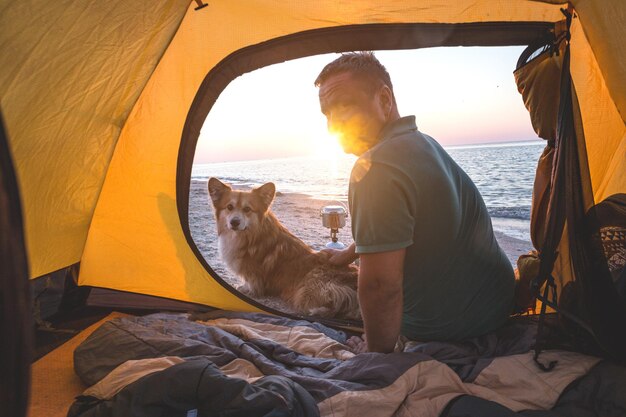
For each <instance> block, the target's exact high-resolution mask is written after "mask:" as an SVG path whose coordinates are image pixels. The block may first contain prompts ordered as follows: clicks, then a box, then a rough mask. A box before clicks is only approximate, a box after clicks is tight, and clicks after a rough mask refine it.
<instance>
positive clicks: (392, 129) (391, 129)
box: [378, 116, 417, 143]
mask: <svg viewBox="0 0 626 417" xmlns="http://www.w3.org/2000/svg"><path fill="white" fill-rule="evenodd" d="M416 130H417V125H416V124H415V116H405V117H401V118H399V119H396V120H394V121H393V122H391V123H387V124H386V125H385V126H384V127H383V128H382V130H381V131H380V133H379V134H378V139H379V140H378V142H379V143H380V142H382V141H384V140H387V139H391V138H393V137H396V136H400V135H403V134H405V133H408V132H414V131H416Z"/></svg>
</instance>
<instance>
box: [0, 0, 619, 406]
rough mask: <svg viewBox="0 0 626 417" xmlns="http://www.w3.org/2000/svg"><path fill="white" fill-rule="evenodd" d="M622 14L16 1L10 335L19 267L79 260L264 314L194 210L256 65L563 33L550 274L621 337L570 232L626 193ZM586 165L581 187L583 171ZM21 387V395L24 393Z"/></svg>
mask: <svg viewBox="0 0 626 417" xmlns="http://www.w3.org/2000/svg"><path fill="white" fill-rule="evenodd" d="M568 7H569V13H570V16H572V17H573V18H571V19H569V20H571V21H570V24H571V27H570V29H569V32H567V31H566V30H565V29H564V27H565V26H564V25H566V23H567V20H568V19H567V18H566V15H567V14H568V13H565V14H564V12H563V10H565V11H566V12H567V9H568ZM562 9H563V10H562ZM625 21H626V3H625V2H623V1H622V0H603V1H600V0H595V1H594V0H575V1H572V2H571V3H566V2H564V1H561V0H546V1H540V0H536V1H535V0H509V1H502V0H457V1H439V0H424V1H416V0H400V1H395V2H380V1H360V2H347V1H337V0H333V1H331V0H321V1H315V2H307V1H273V0H251V1H246V2H236V1H228V0H206V1H201V0H197V1H195V2H190V1H185V0H158V1H153V2H150V3H145V2H129V1H121V0H111V1H106V2H95V1H71V0H70V1H61V2H56V1H55V2H42V1H20V2H12V1H3V2H2V3H1V4H0V28H1V29H0V49H1V50H2V54H0V68H1V70H0V111H1V114H2V118H3V127H4V132H3V136H4V138H3V139H4V141H6V142H7V143H6V147H5V148H3V149H2V159H1V161H2V177H0V178H1V179H2V181H3V183H2V188H0V203H2V204H1V207H2V210H1V211H0V215H1V216H2V217H3V218H2V219H1V220H2V221H0V231H1V235H2V237H3V238H2V245H0V249H1V250H2V253H1V257H0V259H2V264H1V265H0V270H1V271H2V275H3V278H2V282H3V295H2V297H3V316H2V320H3V321H4V322H3V324H2V326H3V329H14V330H15V329H18V330H19V329H20V328H21V329H22V330H21V333H20V332H19V331H18V334H20V335H22V336H24V331H25V330H24V329H25V328H27V327H20V326H21V323H23V322H26V323H28V320H29V319H28V318H27V317H26V316H27V315H28V314H29V313H28V307H27V304H25V302H24V301H21V302H20V301H19V300H24V299H25V298H24V297H25V294H26V290H25V287H24V285H25V284H23V283H22V282H21V281H22V280H21V278H26V277H25V275H26V274H27V275H28V278H30V279H31V280H32V282H31V285H35V282H36V281H38V278H40V277H46V276H47V277H50V276H51V275H50V274H53V275H54V273H57V274H58V272H57V271H65V270H67V268H73V270H74V271H79V272H78V278H77V282H78V285H80V286H88V287H94V288H104V289H111V290H116V291H120V292H124V293H133V294H141V295H146V296H154V297H160V298H163V299H170V300H177V301H181V302H189V303H194V304H195V305H205V306H210V307H215V308H220V309H225V310H233V311H254V310H259V309H262V306H260V305H258V304H256V303H254V302H253V301H252V300H250V299H246V298H245V297H243V296H241V295H240V294H238V293H237V292H236V291H234V290H232V289H230V288H229V287H227V286H225V285H223V283H222V281H221V279H220V278H219V276H217V274H215V273H214V272H213V271H212V269H211V267H210V264H209V263H210V262H207V260H205V259H204V258H203V257H202V256H201V255H200V252H199V251H198V249H197V248H196V246H195V244H194V242H193V240H192V239H191V236H190V231H189V225H188V219H187V204H188V203H187V201H188V195H189V182H190V176H191V165H192V161H193V155H194V151H195V144H196V142H197V140H198V136H199V132H200V127H201V126H202V123H203V121H204V119H205V117H206V115H207V114H208V112H209V111H210V110H211V107H212V105H213V104H214V103H215V101H216V99H217V98H218V96H219V94H220V93H221V91H222V90H223V89H224V88H225V87H226V86H227V85H228V83H229V82H230V81H232V80H233V79H235V78H236V77H238V76H240V75H241V74H244V73H246V72H250V71H252V70H254V69H257V68H261V67H263V66H266V65H269V64H273V63H278V62H283V61H286V60H290V59H295V58H299V57H304V56H309V55H314V54H320V53H328V52H341V51H352V50H380V49H413V48H424V47H432V46H460V45H464V46H504V45H531V46H533V48H534V49H533V50H537V49H538V48H539V47H541V46H543V45H549V44H551V43H553V42H554V40H555V39H556V38H557V37H559V36H560V35H561V34H563V33H565V34H566V36H567V40H566V41H569V44H570V49H569V52H567V53H565V52H563V53H561V54H559V55H558V56H560V57H563V56H566V57H567V64H563V63H561V65H566V68H568V69H569V71H564V73H565V74H566V75H567V77H565V78H566V80H567V81H569V75H570V74H571V82H569V83H567V82H566V81H563V78H561V82H562V83H563V84H564V87H562V88H560V87H558V86H554V85H553V87H554V88H555V91H557V92H559V94H560V97H561V100H560V106H561V108H559V109H558V112H557V113H558V114H557V116H556V118H557V119H558V120H556V121H555V123H553V126H554V124H560V127H559V128H557V127H555V130H557V131H558V132H560V133H559V134H560V135H561V136H562V135H566V133H567V132H569V133H567V134H569V135H570V136H572V135H573V136H572V137H574V138H575V139H576V142H575V144H574V146H570V147H569V151H568V152H570V153H571V154H573V155H574V156H575V157H576V158H577V159H575V160H574V162H572V161H573V159H572V157H571V156H568V157H566V156H565V155H569V154H568V153H567V152H565V149H566V147H565V146H564V147H563V151H562V152H561V155H562V157H561V158H560V159H559V158H555V159H554V161H557V160H560V161H561V163H563V164H565V161H570V171H568V172H569V174H568V175H569V176H564V177H563V178H564V179H563V180H562V181H563V182H560V183H559V182H557V183H555V184H556V185H555V186H554V187H553V188H552V189H551V191H550V192H551V193H552V194H555V193H556V192H560V190H563V192H564V193H565V190H568V191H567V193H565V194H564V196H562V197H561V200H560V201H561V203H560V204H562V205H560V206H556V205H555V204H556V203H553V206H552V207H553V209H552V211H551V213H553V214H552V216H553V220H552V224H554V222H555V221H556V220H555V219H556V218H557V217H558V218H561V219H563V221H564V223H565V229H566V231H565V232H564V233H560V232H559V230H562V228H561V229H559V228H558V227H556V228H555V227H553V228H552V229H550V228H549V227H547V229H546V230H549V231H548V232H546V233H547V235H548V237H546V238H545V240H547V241H548V243H549V244H548V245H547V247H546V248H547V249H545V252H546V253H547V252H551V253H552V254H553V255H554V257H555V259H548V260H543V265H544V267H543V268H544V269H546V268H548V267H547V266H546V265H549V268H548V269H549V270H548V271H543V276H544V278H545V279H543V280H540V281H541V282H539V283H538V285H539V286H540V285H543V284H544V282H546V281H549V280H548V277H547V275H550V274H552V275H553V276H554V288H555V292H557V293H558V292H560V291H561V289H562V288H563V287H564V286H565V285H566V284H567V283H568V282H572V281H581V282H583V283H584V285H583V293H584V294H591V295H590V297H592V298H594V299H595V300H596V302H595V304H594V303H591V304H589V303H588V305H599V306H600V307H599V308H600V310H602V311H595V310H594V309H593V308H591V310H594V311H592V312H591V313H590V316H589V317H590V318H588V320H589V321H590V322H591V326H592V327H593V328H594V329H595V330H596V332H597V333H598V335H599V337H600V338H603V337H604V336H603V335H605V336H606V334H607V333H610V332H614V329H615V326H614V325H613V324H614V321H610V323H608V324H607V321H606V315H607V314H608V315H610V317H613V318H617V319H618V323H620V326H619V328H620V332H617V336H616V338H617V339H616V340H617V342H615V343H616V344H617V345H616V346H624V344H623V339H624V338H625V337H626V336H625V335H626V332H624V330H623V329H624V324H623V323H624V321H621V320H622V319H626V313H624V310H625V309H624V305H623V304H620V300H619V299H618V298H616V297H617V296H616V295H615V294H613V293H612V292H611V291H612V290H611V288H610V286H607V285H606V280H604V281H602V282H603V284H601V285H599V287H598V285H595V284H593V282H595V281H594V279H593V277H596V275H595V274H591V275H590V274H589V271H595V270H594V269H593V265H595V264H594V263H593V262H587V263H586V264H585V263H584V262H583V264H584V265H592V266H591V267H588V268H587V269H585V268H586V267H585V266H584V265H582V266H581V264H580V262H579V260H580V259H581V258H580V256H579V257H577V255H576V254H580V253H582V254H583V255H584V254H585V253H586V254H589V253H590V251H591V249H593V248H591V249H590V248H585V247H582V248H580V247H579V248H571V244H572V242H580V241H581V239H582V242H587V241H589V242H591V240H592V239H591V238H590V236H591V235H590V234H588V232H587V229H586V228H585V227H582V228H578V229H576V227H574V226H577V225H580V224H582V223H577V221H578V220H576V219H581V218H582V217H584V214H585V213H586V212H587V211H588V210H590V209H591V208H592V207H593V206H596V205H598V204H600V203H601V202H603V201H605V200H607V199H608V198H609V197H611V196H616V195H620V194H623V193H625V192H626V175H624V173H625V172H626V158H625V157H624V156H625V154H626V135H625V134H626V126H625V123H624V120H625V115H626V83H624V80H625V79H626V44H625V43H624V42H623V37H624V33H623V32H624V27H625V26H624V22H625ZM542 68H543V67H542ZM512 70H513V69H512ZM542 71H543V70H540V71H539V74H540V75H541V74H542ZM546 71H547V70H546ZM529 88H530V87H529ZM531 90H532V92H533V94H531V95H534V96H535V98H534V100H535V103H544V102H546V100H547V98H544V95H543V94H544V93H546V91H545V90H544V89H543V87H533V88H531ZM563 93H569V95H568V94H566V95H565V96H564V95H563ZM527 94H528V91H526V95H527ZM526 95H525V97H526ZM563 97H565V98H566V100H565V101H564V100H563ZM558 102H559V100H557V103H558ZM564 103H565V104H564ZM527 104H528V105H529V106H530V107H529V109H530V110H531V114H532V112H533V109H535V111H536V107H532V104H529V103H527ZM566 104H567V105H566ZM568 106H569V107H568ZM568 108H569V113H568ZM567 115H569V118H568V117H566V116H567ZM568 120H569V122H568ZM567 126H569V127H571V128H570V129H569V130H568V129H566V128H565V127H567ZM562 137H565V136H562ZM557 142H558V140H557ZM563 143H565V142H563ZM3 146H4V145H3ZM558 153H559V152H558V150H557V152H556V153H555V154H558ZM555 164H556V162H555ZM557 165H558V164H557ZM572 167H573V168H572ZM563 169H564V170H565V165H564V168H563ZM572 170H573V171H572ZM564 172H565V171H564ZM572 172H574V173H579V177H580V178H579V180H578V182H571V181H570V182H568V181H569V180H567V178H571V173H572ZM563 175H565V174H563ZM555 190H556V191H555ZM577 193H578V194H577ZM576 196H577V197H576ZM576 198H578V200H575V199H576ZM564 199H565V200H564ZM570 199H574V200H570ZM572 201H578V202H579V203H580V204H579V206H580V207H578V208H580V210H578V211H576V207H577V206H576V205H575V204H571V202H572ZM20 204H21V209H20ZM566 212H567V213H566ZM549 217H550V216H548V218H549ZM546 221H547V223H548V224H549V223H550V221H549V220H546ZM22 222H23V229H22V228H21V227H20V226H21V225H22ZM542 227H544V228H546V226H542ZM550 230H551V231H550ZM21 231H23V235H22V233H21ZM586 233H587V234H586ZM568 234H569V236H570V237H571V238H570V239H568V238H567V236H568ZM550 239H551V241H550ZM583 246H584V245H583ZM569 249H573V250H572V251H570V250H569ZM574 249H575V250H574ZM544 258H545V257H544ZM583 258H584V257H583ZM584 259H592V258H588V257H587V258H584ZM577 262H578V263H577ZM77 265H79V266H80V268H79V269H78V268H77V267H76V266H77ZM589 268H591V269H589ZM26 271H28V272H26ZM580 271H583V272H580ZM585 271H586V272H585ZM605 272H606V271H605ZM581 274H582V275H585V274H586V275H585V277H581V276H580V275H581ZM581 278H582V279H581ZM590 282H591V283H592V284H589V283H590ZM5 288H6V291H5ZM546 288H547V287H546ZM598 288H600V289H598ZM607 294H608V295H607ZM18 295H19V297H18ZM20 297H21V298H20ZM607 297H608V298H610V299H611V301H610V302H607V301H606V299H607ZM603 318H604V319H603ZM602 323H604V324H602ZM603 326H604V327H603ZM7 331H9V330H7ZM3 334H5V333H4V331H3ZM7 334H8V333H7ZM24 338H25V339H23V340H25V343H27V339H28V336H24ZM15 340H16V342H15V343H16V345H14V346H13V349H12V350H9V351H10V352H13V354H14V356H13V357H10V355H8V356H5V358H4V359H5V360H7V361H8V363H12V364H13V365H12V367H11V368H7V369H18V368H19V365H20V364H24V361H25V359H24V354H23V352H22V351H21V350H20V348H19V346H20V344H19V343H20V341H21V340H22V339H20V338H19V337H17V338H15ZM3 369H4V368H3ZM18 370H19V369H18ZM16 372H17V373H10V372H9V373H7V374H6V375H5V376H6V377H8V376H11V377H13V376H15V375H21V376H20V377H16V379H14V380H13V383H12V384H14V385H15V386H20V387H22V388H21V389H20V390H18V391H17V392H18V393H19V392H22V393H23V392H25V390H26V388H27V383H26V382H25V381H27V378H25V377H24V374H23V373H19V372H18V371H16ZM3 377H4V376H3ZM19 381H21V382H19ZM15 398H17V400H18V403H19V402H20V401H21V404H22V406H23V405H24V401H25V397H24V396H23V394H22V396H20V395H19V394H18V395H17V397H14V399H15Z"/></svg>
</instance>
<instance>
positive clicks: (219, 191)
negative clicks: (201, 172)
mask: <svg viewBox="0 0 626 417" xmlns="http://www.w3.org/2000/svg"><path fill="white" fill-rule="evenodd" d="M230 190H231V188H230V187H229V186H228V185H226V184H224V183H223V182H222V181H220V180H218V179H217V178H213V177H211V178H209V196H210V197H211V201H213V205H216V204H217V202H218V201H220V198H222V196H223V195H224V192H225V191H230Z"/></svg>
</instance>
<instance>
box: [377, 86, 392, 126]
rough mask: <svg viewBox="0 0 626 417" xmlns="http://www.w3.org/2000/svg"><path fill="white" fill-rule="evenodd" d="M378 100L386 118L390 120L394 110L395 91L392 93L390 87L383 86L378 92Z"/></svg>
mask: <svg viewBox="0 0 626 417" xmlns="http://www.w3.org/2000/svg"><path fill="white" fill-rule="evenodd" d="M378 100H379V103H380V107H381V108H382V109H383V111H384V112H385V118H386V119H388V118H389V115H390V114H391V112H392V110H393V91H391V88H389V86H388V85H386V84H383V86H382V87H380V90H378Z"/></svg>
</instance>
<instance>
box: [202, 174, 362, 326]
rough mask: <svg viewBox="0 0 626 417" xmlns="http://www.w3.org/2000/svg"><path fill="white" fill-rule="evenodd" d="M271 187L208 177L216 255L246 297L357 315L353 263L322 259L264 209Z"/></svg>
mask: <svg viewBox="0 0 626 417" xmlns="http://www.w3.org/2000/svg"><path fill="white" fill-rule="evenodd" d="M275 192H276V188H275V186H274V184H273V183H271V182H270V183H267V184H265V185H263V186H261V187H259V188H256V189H253V190H252V191H235V190H233V189H232V188H231V187H230V186H228V185H226V184H224V183H222V182H221V181H219V180H218V179H216V178H211V179H210V180H209V196H210V198H211V201H212V202H213V207H214V209H215V218H216V223H217V234H218V246H219V251H220V256H221V257H222V259H223V260H224V262H225V263H226V265H227V266H228V268H229V269H230V270H231V271H232V272H234V273H235V274H237V275H238V276H239V277H241V278H242V279H243V280H244V281H245V284H244V285H243V286H241V287H239V288H238V290H239V291H241V292H243V293H244V294H247V295H249V296H252V297H259V296H277V297H280V298H281V299H283V300H284V301H286V302H287V303H288V304H289V305H290V306H291V307H292V308H293V309H294V310H296V311H297V312H298V313H300V314H305V315H315V316H321V317H342V318H350V319H358V318H360V311H359V305H358V300H357V292H356V288H357V274H358V273H357V269H356V267H354V266H352V265H350V266H345V267H338V266H334V265H331V264H329V263H328V262H327V260H326V257H325V256H324V255H323V254H319V253H317V252H314V251H313V250H312V249H311V248H310V247H309V246H307V245H306V244H305V243H304V242H302V241H301V240H300V239H298V238H297V237H295V236H294V235H292V234H291V233H290V232H289V231H288V230H287V229H286V228H285V227H284V226H283V225H282V224H281V223H280V222H279V221H278V219H277V218H276V217H275V216H274V214H273V213H272V212H271V211H270V210H269V207H270V204H271V203H272V201H273V200H274V195H275Z"/></svg>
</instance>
